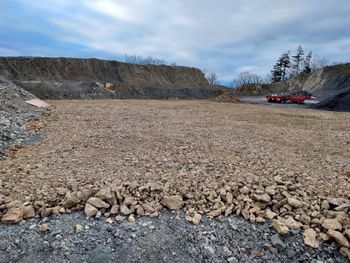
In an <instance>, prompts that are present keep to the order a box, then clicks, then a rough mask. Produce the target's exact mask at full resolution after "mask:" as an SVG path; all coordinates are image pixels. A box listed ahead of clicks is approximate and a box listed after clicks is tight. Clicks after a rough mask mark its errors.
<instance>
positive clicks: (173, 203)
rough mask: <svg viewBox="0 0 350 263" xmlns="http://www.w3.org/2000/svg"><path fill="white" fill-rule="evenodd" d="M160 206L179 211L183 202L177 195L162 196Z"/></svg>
mask: <svg viewBox="0 0 350 263" xmlns="http://www.w3.org/2000/svg"><path fill="white" fill-rule="evenodd" d="M161 204H162V205H164V206H166V207H167V208H169V209H170V210H179V209H180V208H181V207H182V206H183V200H182V197H181V196H179V195H172V196H164V197H163V199H162V201H161Z"/></svg>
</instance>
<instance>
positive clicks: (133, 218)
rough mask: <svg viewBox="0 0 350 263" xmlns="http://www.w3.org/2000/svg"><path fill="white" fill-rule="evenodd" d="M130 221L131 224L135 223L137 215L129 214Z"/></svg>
mask: <svg viewBox="0 0 350 263" xmlns="http://www.w3.org/2000/svg"><path fill="white" fill-rule="evenodd" d="M128 222H129V223H130V224H133V223H135V217H134V215H133V214H131V215H129V217H128Z"/></svg>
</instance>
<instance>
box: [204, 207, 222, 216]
mask: <svg viewBox="0 0 350 263" xmlns="http://www.w3.org/2000/svg"><path fill="white" fill-rule="evenodd" d="M221 212H222V211H221V209H216V210H212V211H210V212H209V213H207V215H208V216H210V217H217V216H219V215H221Z"/></svg>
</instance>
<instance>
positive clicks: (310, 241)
mask: <svg viewBox="0 0 350 263" xmlns="http://www.w3.org/2000/svg"><path fill="white" fill-rule="evenodd" d="M316 236H317V233H316V231H315V230H313V229H312V228H308V229H306V230H305V231H304V243H305V244H306V245H308V246H310V247H313V248H318V247H319V246H320V243H319V242H318V241H317V239H316Z"/></svg>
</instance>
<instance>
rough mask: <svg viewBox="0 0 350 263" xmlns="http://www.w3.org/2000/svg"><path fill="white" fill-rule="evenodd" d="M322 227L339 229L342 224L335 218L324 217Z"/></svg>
mask: <svg viewBox="0 0 350 263" xmlns="http://www.w3.org/2000/svg"><path fill="white" fill-rule="evenodd" d="M322 227H323V228H325V229H327V230H329V229H331V230H341V229H342V225H341V224H340V223H339V221H338V220H337V219H326V220H324V221H323V223H322Z"/></svg>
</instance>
